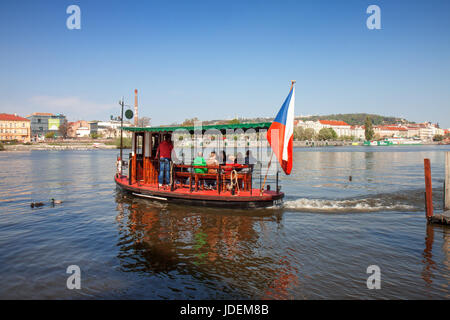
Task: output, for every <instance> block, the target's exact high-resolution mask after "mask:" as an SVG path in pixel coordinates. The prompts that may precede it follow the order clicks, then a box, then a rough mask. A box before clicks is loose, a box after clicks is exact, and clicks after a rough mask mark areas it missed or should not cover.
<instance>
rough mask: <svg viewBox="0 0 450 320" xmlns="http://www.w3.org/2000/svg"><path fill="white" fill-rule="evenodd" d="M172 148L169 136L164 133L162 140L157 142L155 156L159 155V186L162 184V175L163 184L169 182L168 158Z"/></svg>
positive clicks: (170, 156)
mask: <svg viewBox="0 0 450 320" xmlns="http://www.w3.org/2000/svg"><path fill="white" fill-rule="evenodd" d="M172 150H173V145H172V142H171V141H170V136H169V135H166V136H164V141H163V142H161V143H160V144H159V146H158V149H157V151H156V157H159V176H158V182H159V186H160V187H162V186H163V184H164V177H165V182H166V183H165V184H169V183H170V159H171V158H172ZM164 172H165V174H164Z"/></svg>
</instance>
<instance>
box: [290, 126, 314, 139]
mask: <svg viewBox="0 0 450 320" xmlns="http://www.w3.org/2000/svg"><path fill="white" fill-rule="evenodd" d="M315 136H316V134H315V132H314V129H312V128H306V129H305V128H302V127H297V128H295V129H294V140H299V141H306V140H314V138H315Z"/></svg>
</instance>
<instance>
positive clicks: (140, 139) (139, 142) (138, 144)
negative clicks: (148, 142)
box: [136, 134, 144, 155]
mask: <svg viewBox="0 0 450 320" xmlns="http://www.w3.org/2000/svg"><path fill="white" fill-rule="evenodd" d="M143 145H144V136H143V135H142V134H136V154H137V155H142V151H143Z"/></svg>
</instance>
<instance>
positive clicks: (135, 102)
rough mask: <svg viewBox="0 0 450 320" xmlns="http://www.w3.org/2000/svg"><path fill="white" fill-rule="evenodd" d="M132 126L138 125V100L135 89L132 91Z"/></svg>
mask: <svg viewBox="0 0 450 320" xmlns="http://www.w3.org/2000/svg"><path fill="white" fill-rule="evenodd" d="M134 125H135V126H137V125H138V100H137V89H134Z"/></svg>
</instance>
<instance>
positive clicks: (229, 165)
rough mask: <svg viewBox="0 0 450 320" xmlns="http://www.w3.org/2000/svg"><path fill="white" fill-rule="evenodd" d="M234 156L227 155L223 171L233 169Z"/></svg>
mask: <svg viewBox="0 0 450 320" xmlns="http://www.w3.org/2000/svg"><path fill="white" fill-rule="evenodd" d="M236 164H237V163H236V157H235V156H233V155H232V154H230V155H229V156H228V160H227V163H226V164H225V165H226V167H225V171H231V170H233V169H234V168H235V167H236Z"/></svg>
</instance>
